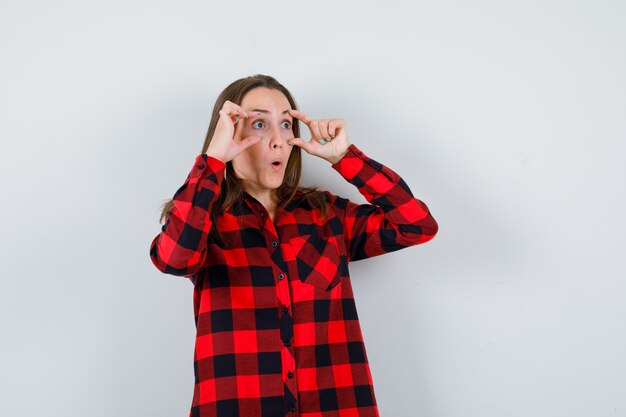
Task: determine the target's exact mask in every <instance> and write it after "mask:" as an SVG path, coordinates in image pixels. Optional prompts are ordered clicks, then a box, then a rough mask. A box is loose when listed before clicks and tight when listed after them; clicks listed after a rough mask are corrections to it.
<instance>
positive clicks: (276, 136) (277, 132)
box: [269, 126, 286, 148]
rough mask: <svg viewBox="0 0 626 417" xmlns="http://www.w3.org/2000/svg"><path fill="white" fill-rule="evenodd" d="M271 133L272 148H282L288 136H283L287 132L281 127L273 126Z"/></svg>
mask: <svg viewBox="0 0 626 417" xmlns="http://www.w3.org/2000/svg"><path fill="white" fill-rule="evenodd" d="M269 134H270V135H271V139H270V148H282V147H283V145H284V144H285V141H286V138H285V137H283V136H284V135H285V134H284V133H283V132H282V130H281V127H280V126H274V127H272V129H271V131H270V132H269Z"/></svg>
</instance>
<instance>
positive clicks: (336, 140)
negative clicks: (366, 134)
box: [288, 110, 350, 164]
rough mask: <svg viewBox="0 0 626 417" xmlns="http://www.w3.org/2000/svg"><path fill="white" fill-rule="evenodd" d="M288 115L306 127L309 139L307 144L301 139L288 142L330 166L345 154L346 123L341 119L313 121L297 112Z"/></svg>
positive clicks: (346, 146)
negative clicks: (309, 135)
mask: <svg viewBox="0 0 626 417" xmlns="http://www.w3.org/2000/svg"><path fill="white" fill-rule="evenodd" d="M289 114H290V115H291V116H293V117H295V118H296V119H298V120H301V121H302V122H303V123H304V124H305V125H307V126H308V128H309V131H310V132H311V139H310V140H309V141H308V142H307V141H305V140H304V139H301V138H293V139H289V141H288V142H290V143H291V144H293V145H296V146H299V147H300V148H301V149H304V150H305V151H306V152H307V153H308V154H310V155H315V156H319V157H320V158H322V159H325V160H327V161H328V162H330V163H331V164H334V163H335V162H337V161H339V160H340V159H341V158H342V157H343V156H344V155H345V154H346V152H347V150H348V148H349V147H350V141H349V140H348V132H347V130H346V122H345V121H344V120H343V119H321V120H313V119H311V118H310V117H308V116H307V115H306V114H304V113H302V112H301V111H298V110H290V111H289Z"/></svg>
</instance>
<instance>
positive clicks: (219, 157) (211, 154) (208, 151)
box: [205, 149, 226, 163]
mask: <svg viewBox="0 0 626 417" xmlns="http://www.w3.org/2000/svg"><path fill="white" fill-rule="evenodd" d="M205 153H206V155H207V156H210V157H212V158H215V159H218V160H220V161H222V162H223V163H226V158H224V157H223V156H220V155H218V154H216V153H214V152H211V150H210V149H209V150H207V151H206V152H205Z"/></svg>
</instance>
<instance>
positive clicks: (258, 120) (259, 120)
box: [252, 119, 291, 129]
mask: <svg viewBox="0 0 626 417" xmlns="http://www.w3.org/2000/svg"><path fill="white" fill-rule="evenodd" d="M256 122H262V123H265V122H264V121H263V120H261V119H257V120H255V121H254V122H252V126H254V124H255V123H256ZM283 122H287V123H289V127H287V128H285V129H291V122H290V121H289V120H283Z"/></svg>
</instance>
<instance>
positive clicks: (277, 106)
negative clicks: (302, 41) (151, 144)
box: [206, 87, 350, 220]
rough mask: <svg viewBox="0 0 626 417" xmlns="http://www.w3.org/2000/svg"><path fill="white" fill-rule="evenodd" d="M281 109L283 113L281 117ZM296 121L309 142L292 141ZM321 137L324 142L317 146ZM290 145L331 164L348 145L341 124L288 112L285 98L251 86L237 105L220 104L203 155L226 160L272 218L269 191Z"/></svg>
mask: <svg viewBox="0 0 626 417" xmlns="http://www.w3.org/2000/svg"><path fill="white" fill-rule="evenodd" d="M254 109H262V110H266V111H267V112H257V111H254ZM285 110H288V112H287V113H284V111H285ZM297 120H300V121H302V122H303V123H304V124H305V125H306V126H307V127H308V128H309V132H310V134H311V138H310V140H308V141H307V140H304V139H302V138H294V135H293V131H292V128H291V126H292V123H297ZM322 139H324V140H325V141H326V143H325V144H321V143H320V141H321V140H322ZM293 146H299V147H300V148H302V149H303V150H304V151H305V152H307V153H309V154H310V155H314V156H317V157H320V158H322V159H324V160H326V161H328V162H329V163H331V164H334V163H335V162H337V161H339V160H340V159H341V158H342V157H343V155H345V153H346V151H347V149H348V147H349V146H350V142H349V139H348V134H347V130H346V125H345V121H344V120H343V119H319V120H313V119H311V118H309V117H308V116H307V115H306V114H304V113H302V112H299V111H296V110H292V109H291V105H290V104H289V101H288V100H287V97H285V95H284V94H283V93H281V92H280V91H279V90H275V89H268V88H265V87H257V88H254V89H252V90H250V91H248V93H247V94H246V95H245V96H244V97H243V99H242V101H241V105H237V104H235V103H232V102H230V101H226V102H225V103H224V105H223V106H222V109H221V110H220V119H219V120H218V123H217V126H216V129H215V133H214V135H213V138H212V139H211V143H210V144H209V148H208V149H207V152H206V153H207V155H210V156H213V157H215V158H218V159H220V160H222V161H223V162H228V161H232V164H233V169H234V171H235V174H236V175H237V177H239V178H241V179H242V180H243V185H244V189H245V190H246V191H247V192H248V193H249V194H250V195H251V196H253V197H254V198H256V199H257V200H258V201H259V202H260V203H261V204H263V206H264V207H265V208H266V209H267V211H268V213H269V214H270V216H271V218H272V220H274V217H275V214H276V207H277V205H278V200H277V198H276V193H275V190H276V189H277V188H278V187H279V186H280V185H281V184H282V182H283V179H284V176H285V167H286V165H287V160H288V159H289V155H290V153H291V151H292V149H293ZM276 158H281V159H282V164H281V166H280V169H279V170H275V169H273V168H272V164H271V162H272V161H273V160H275V159H276Z"/></svg>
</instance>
